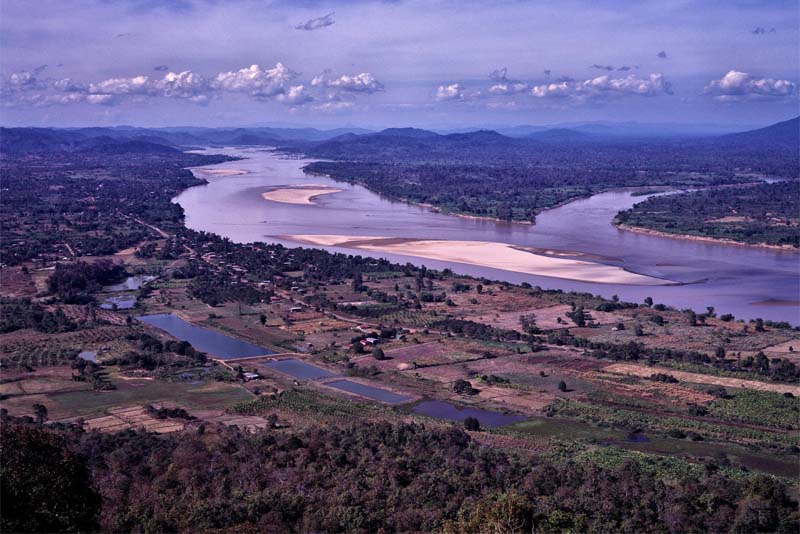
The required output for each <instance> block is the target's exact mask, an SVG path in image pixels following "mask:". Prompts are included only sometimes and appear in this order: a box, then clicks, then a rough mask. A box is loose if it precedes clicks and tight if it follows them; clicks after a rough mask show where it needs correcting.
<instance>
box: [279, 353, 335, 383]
mask: <svg viewBox="0 0 800 534" xmlns="http://www.w3.org/2000/svg"><path fill="white" fill-rule="evenodd" d="M264 366H265V367H269V368H270V369H274V370H276V371H279V372H281V373H283V374H286V375H289V376H293V377H295V378H300V379H302V380H317V379H319V378H331V377H333V376H336V375H335V374H333V373H331V372H330V371H326V370H325V369H323V368H322V367H317V366H316V365H311V364H310V363H306V362H304V361H303V360H298V359H297V358H289V359H287V360H276V361H274V362H267V363H265V364H264Z"/></svg>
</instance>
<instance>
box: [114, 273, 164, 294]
mask: <svg viewBox="0 0 800 534" xmlns="http://www.w3.org/2000/svg"><path fill="white" fill-rule="evenodd" d="M155 279H156V277H155V276H149V275H144V274H138V275H136V276H129V277H128V278H126V279H125V280H123V281H122V282H120V283H118V284H113V285H110V286H105V287H103V291H135V290H137V289H139V288H140V287H142V286H143V285H144V284H146V283H147V282H150V281H152V280H155Z"/></svg>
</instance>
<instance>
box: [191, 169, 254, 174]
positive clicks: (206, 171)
mask: <svg viewBox="0 0 800 534" xmlns="http://www.w3.org/2000/svg"><path fill="white" fill-rule="evenodd" d="M193 170H194V171H196V172H199V173H201V174H210V175H212V176H239V175H240V174H248V171H246V170H244V169H202V168H196V169H193Z"/></svg>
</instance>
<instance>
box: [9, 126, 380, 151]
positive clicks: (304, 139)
mask: <svg viewBox="0 0 800 534" xmlns="http://www.w3.org/2000/svg"><path fill="white" fill-rule="evenodd" d="M367 132H368V130H363V129H359V128H337V129H333V130H317V129H314V128H195V127H184V128H136V127H131V126H115V127H108V128H99V127H89V128H0V150H1V151H3V152H6V153H30V152H42V151H53V150H66V151H71V150H82V149H87V148H96V149H98V150H104V149H107V150H112V151H119V150H120V147H118V146H117V145H119V144H121V143H131V142H134V143H140V144H141V143H148V144H152V145H161V146H170V147H184V148H185V147H199V146H232V145H248V146H276V145H280V144H285V143H313V142H320V141H324V140H327V139H331V138H334V137H338V136H341V135H344V134H350V135H354V134H363V133H367ZM115 146H116V148H112V147H115ZM121 148H122V150H124V151H127V152H135V151H146V152H149V151H159V150H160V151H162V152H164V151H163V149H158V148H154V147H146V146H144V145H141V146H139V147H136V146H129V147H121Z"/></svg>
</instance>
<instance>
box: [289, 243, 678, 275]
mask: <svg viewBox="0 0 800 534" xmlns="http://www.w3.org/2000/svg"><path fill="white" fill-rule="evenodd" d="M277 237H279V238H281V239H286V240H290V241H296V242H299V243H304V244H310V245H317V246H323V247H334V246H335V247H344V248H353V249H360V250H369V251H372V252H384V253H387V254H400V255H403V256H415V257H418V258H427V259H432V260H441V261H450V262H455V263H464V264H467V265H478V266H481V267H489V268H492V269H500V270H503V271H512V272H517V273H525V274H533V275H538V276H549V277H552V278H563V279H567V280H577V281H581V282H593V283H599V284H628V285H640V286H657V285H669V284H674V282H672V281H670V280H663V279H660V278H654V277H651V276H646V275H643V274H637V273H632V272H630V271H626V270H625V269H623V268H621V267H616V266H613V265H605V264H602V263H595V262H591V261H584V260H577V259H571V258H565V257H563V256H561V255H559V256H555V255H553V256H551V255H547V254H542V253H540V252H539V251H537V250H536V249H528V248H526V247H521V246H518V245H510V244H507V243H494V242H487V241H449V240H439V239H406V238H397V237H374V236H346V235H288V236H277Z"/></svg>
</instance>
